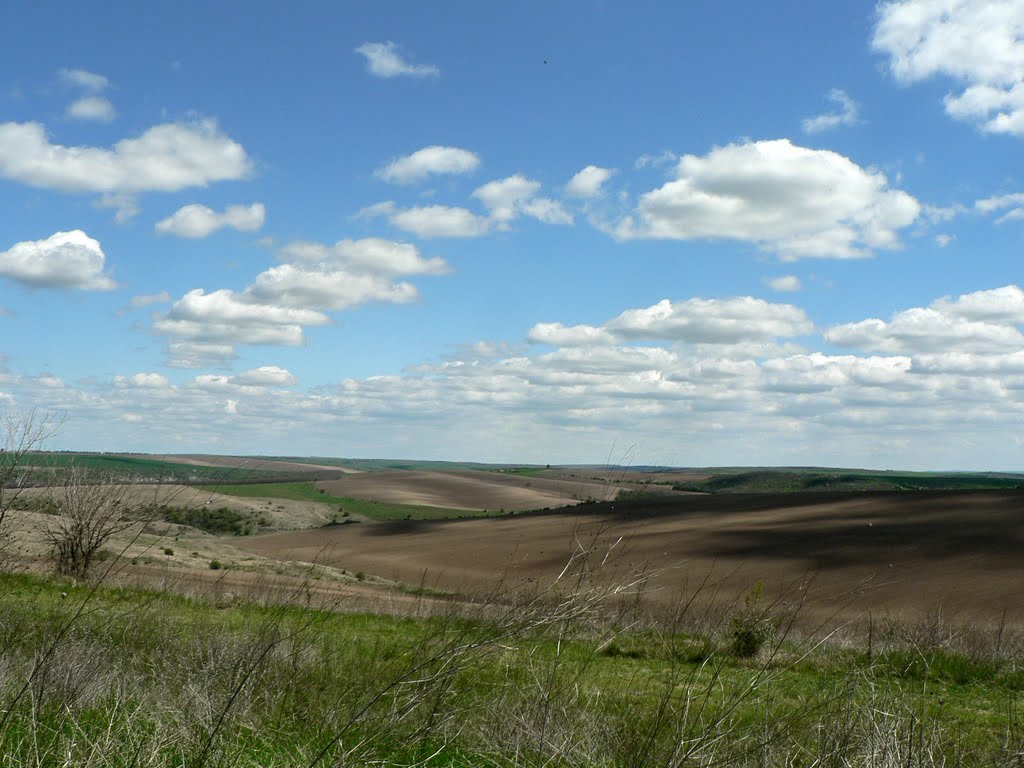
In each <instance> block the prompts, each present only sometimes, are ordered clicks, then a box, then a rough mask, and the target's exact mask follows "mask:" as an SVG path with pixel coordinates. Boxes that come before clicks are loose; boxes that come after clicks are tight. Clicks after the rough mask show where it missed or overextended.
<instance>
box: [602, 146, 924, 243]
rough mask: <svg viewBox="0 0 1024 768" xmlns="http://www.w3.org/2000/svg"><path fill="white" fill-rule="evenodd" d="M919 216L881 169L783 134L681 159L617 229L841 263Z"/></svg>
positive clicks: (890, 239) (893, 238)
mask: <svg viewBox="0 0 1024 768" xmlns="http://www.w3.org/2000/svg"><path fill="white" fill-rule="evenodd" d="M920 212H921V206H920V204H919V203H918V202H917V200H915V199H914V198H913V197H911V196H910V195H908V194H907V193H906V192H903V191H900V190H893V189H890V188H889V185H888V180H887V179H886V177H885V175H884V174H882V173H881V172H880V171H874V170H865V169H863V168H861V167H860V166H858V165H857V164H855V163H854V162H852V161H851V160H849V159H847V158H846V157H843V156H842V155H840V154H837V153H835V152H831V151H828V150H815V149H807V148H805V147H799V146H796V145H794V144H792V143H791V142H790V141H789V140H787V139H780V140H776V141H757V142H747V143H744V144H730V145H728V146H725V147H718V148H716V149H714V150H712V151H711V152H710V153H708V154H707V155H705V156H703V157H698V156H696V155H686V156H684V157H683V158H682V159H681V160H680V161H679V165H678V168H677V178H676V179H675V180H674V181H670V182H668V183H667V184H665V185H664V186H662V187H661V188H659V189H656V190H653V191H652V192H648V193H646V194H645V195H643V196H642V197H641V198H640V202H639V205H638V208H637V211H636V214H635V215H634V216H631V217H628V218H627V219H625V220H624V221H622V222H620V224H619V225H618V227H617V228H616V229H615V232H614V233H615V234H616V235H617V236H618V237H620V238H627V239H628V238H635V237H649V238H671V239H680V240H688V239H695V238H709V239H714V238H728V239H734V240H746V241H750V242H754V243H757V244H759V245H760V246H761V247H763V248H765V249H767V250H771V251H775V252H777V253H779V254H780V255H781V256H782V257H783V258H784V259H797V258H805V257H820V258H839V259H846V258H860V257H865V256H870V255H871V254H872V251H873V250H874V249H879V248H897V247H899V246H900V241H899V235H898V230H899V229H901V228H903V227H906V226H908V225H910V224H911V223H913V222H914V220H915V219H917V217H918V215H919V214H920Z"/></svg>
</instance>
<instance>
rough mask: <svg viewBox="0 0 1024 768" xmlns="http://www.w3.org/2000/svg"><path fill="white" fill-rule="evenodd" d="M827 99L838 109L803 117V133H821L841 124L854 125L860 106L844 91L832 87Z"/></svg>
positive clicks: (857, 120) (856, 121)
mask: <svg viewBox="0 0 1024 768" xmlns="http://www.w3.org/2000/svg"><path fill="white" fill-rule="evenodd" d="M828 99H829V101H831V102H832V103H833V104H836V105H837V106H838V107H839V110H838V111H833V112H825V113H824V114H821V115H816V116H815V117H808V118H805V119H804V121H803V122H802V123H801V125H802V126H803V129H804V133H821V132H822V131H829V130H832V129H833V128H838V127H839V126H841V125H856V124H857V123H858V122H859V121H860V107H859V105H858V104H857V102H856V101H854V100H853V99H851V98H850V97H849V96H848V95H847V93H846V91H843V90H841V89H839V88H833V89H832V90H831V91H829V94H828Z"/></svg>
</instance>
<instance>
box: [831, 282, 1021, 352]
mask: <svg viewBox="0 0 1024 768" xmlns="http://www.w3.org/2000/svg"><path fill="white" fill-rule="evenodd" d="M1022 323H1024V290H1021V288H1020V287H1019V286H1016V285H1008V286H1004V287H1002V288H996V289H993V290H988V291H976V292H974V293H968V294H964V295H962V296H959V297H957V298H956V299H950V298H942V299H938V300H936V301H934V302H932V304H931V306H929V307H913V308H911V309H907V310H903V311H902V312H898V313H896V314H895V315H893V318H892V320H891V321H889V322H886V321H884V320H880V319H878V318H869V319H867V320H861V321H860V322H855V323H846V324H844V325H838V326H834V327H833V328H830V329H828V331H826V333H825V338H826V340H828V341H829V342H831V343H833V344H837V345H839V346H843V347H854V348H857V349H865V350H870V351H876V352H889V353H893V352H907V353H912V354H913V353H920V354H939V353H944V352H961V351H962V352H970V353H986V354H999V353H1008V352H1014V351H1017V350H1020V349H1021V348H1024V334H1021V332H1020V330H1018V328H1017V326H1018V325H1021V324H1022Z"/></svg>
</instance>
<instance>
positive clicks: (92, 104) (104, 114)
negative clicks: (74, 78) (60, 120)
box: [67, 96, 117, 123]
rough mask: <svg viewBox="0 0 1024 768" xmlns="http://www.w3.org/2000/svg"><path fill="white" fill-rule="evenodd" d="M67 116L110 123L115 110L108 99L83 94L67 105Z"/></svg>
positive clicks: (115, 112)
mask: <svg viewBox="0 0 1024 768" xmlns="http://www.w3.org/2000/svg"><path fill="white" fill-rule="evenodd" d="M67 116H68V117H70V118H72V119H74V120H92V121H95V122H98V123H110V122H113V120H114V118H115V117H117V110H115V109H114V105H113V104H111V103H110V100H109V99H106V98H104V97H103V96H85V97H83V98H81V99H76V100H75V101H73V102H71V104H70V105H69V106H68V110H67Z"/></svg>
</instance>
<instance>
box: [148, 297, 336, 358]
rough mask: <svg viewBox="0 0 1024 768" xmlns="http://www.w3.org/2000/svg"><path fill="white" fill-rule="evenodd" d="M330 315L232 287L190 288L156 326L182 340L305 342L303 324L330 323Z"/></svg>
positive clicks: (223, 342)
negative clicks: (278, 303)
mask: <svg viewBox="0 0 1024 768" xmlns="http://www.w3.org/2000/svg"><path fill="white" fill-rule="evenodd" d="M329 322H330V318H328V317H327V316H326V315H324V314H323V313H321V312H317V311H315V310H311V309H301V308H294V307H284V306H274V305H269V304H260V303H258V302H256V301H248V300H246V298H245V297H243V296H239V295H238V294H237V293H235V292H234V291H231V290H229V289H226V288H225V289H221V290H219V291H212V292H210V293H206V292H205V291H204V290H203V289H201V288H197V289H195V290H192V291H189V292H188V293H186V294H185V295H184V296H182V297H181V298H180V299H178V300H177V301H176V302H175V303H174V304H173V305H172V306H171V309H170V311H169V312H168V313H167V314H166V315H163V316H161V317H158V318H157V319H156V320H155V321H154V323H153V329H154V330H155V331H156V332H157V333H160V334H165V335H167V336H171V337H173V338H175V339H178V340H184V341H194V342H201V343H206V344H274V345H284V346H298V345H300V344H302V343H304V341H305V338H304V337H303V334H302V327H303V326H305V325H326V324H327V323H329Z"/></svg>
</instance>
